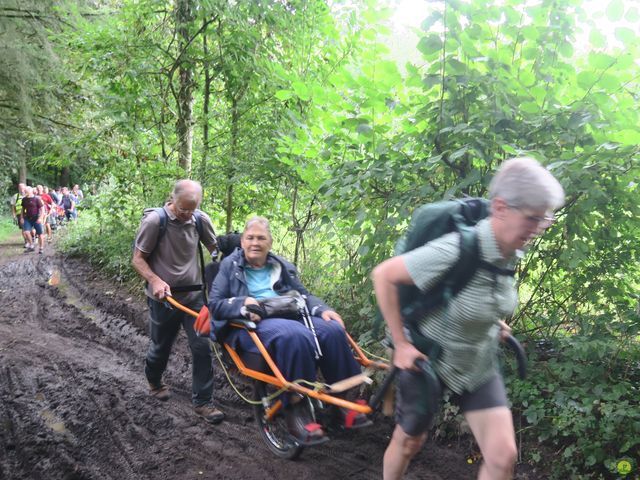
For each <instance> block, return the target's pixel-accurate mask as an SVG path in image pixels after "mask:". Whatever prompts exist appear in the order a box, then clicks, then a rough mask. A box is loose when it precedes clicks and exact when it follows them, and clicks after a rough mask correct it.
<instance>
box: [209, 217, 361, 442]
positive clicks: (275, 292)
mask: <svg viewBox="0 0 640 480" xmlns="http://www.w3.org/2000/svg"><path fill="white" fill-rule="evenodd" d="M272 243H273V239H272V236H271V230H270V227H269V221H268V220H267V219H266V218H264V217H253V218H251V219H250V220H249V221H248V222H247V223H246V226H245V228H244V231H243V233H242V237H241V241H240V248H238V249H236V250H235V251H234V252H233V253H232V254H231V255H229V256H228V257H226V258H225V259H224V260H223V261H222V263H221V264H220V270H219V272H218V274H217V275H216V277H215V280H214V281H213V284H212V286H211V293H210V297H209V298H210V300H209V309H210V311H211V316H212V319H213V329H212V336H213V337H214V339H215V340H218V341H224V342H226V343H228V344H230V345H231V346H232V347H233V348H235V349H236V350H240V351H245V352H254V353H258V350H257V348H256V346H255V344H254V343H253V341H252V340H251V338H250V337H249V335H248V333H247V332H246V331H245V330H243V329H230V328H228V325H227V320H230V319H234V318H241V317H244V318H248V319H250V320H252V321H254V322H256V325H257V329H256V332H257V334H258V336H259V337H260V340H261V341H262V343H263V344H264V345H265V347H266V348H267V350H268V351H269V353H270V354H271V355H272V357H273V359H274V361H275V363H276V365H278V368H279V369H280V371H281V372H282V374H283V375H284V377H285V378H286V379H287V380H291V381H293V380H299V379H304V380H307V381H315V380H316V373H317V369H318V367H319V368H320V370H321V372H322V375H323V377H324V380H325V381H326V382H327V383H334V382H337V381H339V380H343V379H345V378H348V377H351V376H354V375H357V374H359V373H360V367H359V365H358V363H357V362H356V360H355V359H354V357H353V353H352V351H351V348H350V346H349V343H348V341H347V338H346V335H345V330H344V323H343V321H342V318H341V317H340V315H339V314H338V313H336V312H335V311H334V310H332V309H331V308H329V307H328V306H327V305H326V304H325V303H324V302H322V300H320V299H319V298H317V297H315V296H313V295H311V294H310V293H309V292H308V291H307V289H306V288H305V287H304V285H302V283H301V282H300V280H299V279H298V272H297V270H296V267H295V266H294V265H293V264H292V263H290V262H288V261H287V260H285V259H284V258H282V257H280V256H277V255H274V254H273V253H271V246H272ZM291 290H296V291H298V292H299V293H300V294H301V295H303V296H304V297H305V298H306V303H307V308H308V309H309V312H310V313H311V318H312V321H313V325H314V327H315V332H316V335H317V339H318V342H319V345H320V350H321V352H322V355H321V356H320V358H319V359H317V360H316V344H315V339H314V337H313V334H312V332H311V330H309V329H308V328H307V327H306V326H305V325H304V324H303V323H301V322H298V321H295V320H288V319H283V318H267V319H264V320H262V321H261V319H260V317H259V316H258V315H256V314H255V313H251V312H248V311H247V308H246V306H247V305H251V304H258V300H260V299H264V298H269V297H275V296H279V295H283V294H285V293H286V292H289V291H291ZM299 400H300V397H299V396H297V395H290V396H289V397H285V398H283V401H284V403H285V405H286V406H285V419H286V422H287V427H288V429H289V432H290V433H291V434H292V435H293V436H294V437H296V439H297V440H298V441H300V442H301V443H303V444H314V443H319V442H320V441H321V440H324V438H323V437H324V435H325V434H324V431H323V430H322V428H319V426H318V425H317V424H315V423H314V422H313V420H312V419H311V418H310V415H309V413H308V412H307V411H306V409H305V408H304V407H303V403H304V402H300V401H299ZM342 413H343V414H344V415H346V414H347V413H348V412H347V411H343V412H342ZM370 423H371V422H370V421H369V420H368V419H367V417H366V416H365V415H363V414H358V415H357V416H356V418H355V421H354V422H353V424H352V427H351V428H354V427H355V428H357V427H362V426H365V425H369V424H370Z"/></svg>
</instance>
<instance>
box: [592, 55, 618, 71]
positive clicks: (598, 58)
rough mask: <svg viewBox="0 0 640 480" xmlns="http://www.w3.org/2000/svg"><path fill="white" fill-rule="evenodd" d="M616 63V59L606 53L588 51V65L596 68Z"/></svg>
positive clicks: (603, 67) (607, 66)
mask: <svg viewBox="0 0 640 480" xmlns="http://www.w3.org/2000/svg"><path fill="white" fill-rule="evenodd" d="M614 63H616V59H615V58H614V57H612V56H611V55H607V54H606V53H593V52H592V53H590V54H589V66H591V67H593V68H596V69H605V68H609V67H610V66H611V65H613V64H614Z"/></svg>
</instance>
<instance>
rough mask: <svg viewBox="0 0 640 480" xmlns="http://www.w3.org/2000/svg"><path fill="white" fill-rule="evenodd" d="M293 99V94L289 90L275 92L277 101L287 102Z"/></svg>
mask: <svg viewBox="0 0 640 480" xmlns="http://www.w3.org/2000/svg"><path fill="white" fill-rule="evenodd" d="M291 97H293V92H292V91H291V90H278V91H277V92H276V98H277V99H278V100H289V99H290V98H291Z"/></svg>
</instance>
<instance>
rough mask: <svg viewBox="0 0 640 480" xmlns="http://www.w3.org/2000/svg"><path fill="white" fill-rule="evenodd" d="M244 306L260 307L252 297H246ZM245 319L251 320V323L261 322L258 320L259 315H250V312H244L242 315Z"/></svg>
mask: <svg viewBox="0 0 640 480" xmlns="http://www.w3.org/2000/svg"><path fill="white" fill-rule="evenodd" d="M244 305H245V306H246V305H260V304H259V303H258V301H257V300H256V299H255V298H253V297H247V298H245V299H244ZM244 315H245V317H247V318H248V319H249V320H251V321H252V322H256V323H257V322H259V321H260V320H262V319H261V318H260V315H257V314H255V313H251V312H250V311H248V310H246V313H245V314H244Z"/></svg>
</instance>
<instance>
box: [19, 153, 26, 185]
mask: <svg viewBox="0 0 640 480" xmlns="http://www.w3.org/2000/svg"><path fill="white" fill-rule="evenodd" d="M18 183H24V184H25V185H26V184H27V160H26V158H25V157H24V156H21V157H20V164H19V165H18Z"/></svg>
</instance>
